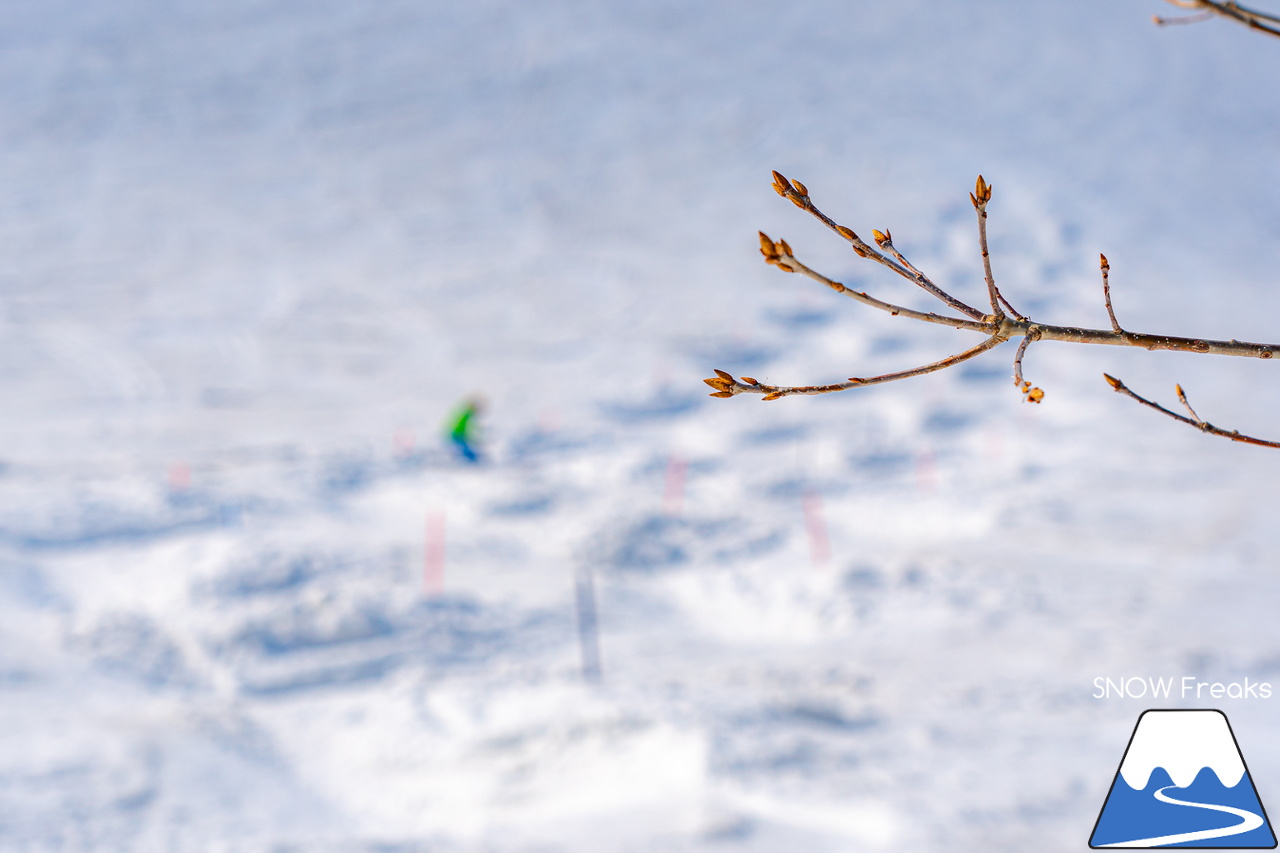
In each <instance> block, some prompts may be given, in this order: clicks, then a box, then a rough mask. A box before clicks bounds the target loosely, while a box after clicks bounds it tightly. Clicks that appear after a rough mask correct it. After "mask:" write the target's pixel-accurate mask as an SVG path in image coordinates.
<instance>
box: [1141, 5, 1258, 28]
mask: <svg viewBox="0 0 1280 853" xmlns="http://www.w3.org/2000/svg"><path fill="white" fill-rule="evenodd" d="M1165 2H1167V3H1169V4H1171V5H1173V6H1177V7H1178V8H1180V9H1196V10H1199V13H1198V14H1195V15H1184V16H1182V17H1180V18H1162V17H1160V16H1159V15H1156V16H1155V17H1154V18H1153V19H1152V20H1154V21H1155V22H1156V23H1157V24H1160V25H1161V26H1164V25H1166V24H1193V23H1198V22H1200V21H1207V20H1208V19H1209V18H1212V17H1222V18H1227V19H1229V20H1232V21H1236V22H1238V23H1241V24H1244V25H1245V26H1246V27H1249V28H1250V29H1254V30H1257V31H1258V32H1262V33H1266V34H1268V35H1273V36H1280V29H1277V28H1276V27H1274V26H1270V24H1280V16H1276V15H1268V14H1267V13H1265V12H1259V11H1258V10H1256V9H1248V8H1245V7H1244V6H1241V5H1240V4H1239V3H1236V2H1234V0H1225V2H1219V0H1165ZM1263 21H1266V22H1267V23H1265V24H1264V23H1263Z"/></svg>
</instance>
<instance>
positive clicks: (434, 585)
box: [422, 509, 445, 598]
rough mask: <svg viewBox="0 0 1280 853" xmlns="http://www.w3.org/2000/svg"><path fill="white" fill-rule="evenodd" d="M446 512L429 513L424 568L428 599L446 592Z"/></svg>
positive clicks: (423, 586) (424, 589)
mask: <svg viewBox="0 0 1280 853" xmlns="http://www.w3.org/2000/svg"><path fill="white" fill-rule="evenodd" d="M444 520H445V519H444V510H439V509H437V510H433V511H431V512H429V513H427V529H426V533H427V536H426V548H425V550H424V560H423V568H422V591H423V592H424V593H426V595H427V597H428V598H435V597H436V596H438V595H441V594H442V593H443V592H444V556H445V547H444V546H445V541H444V527H445V525H444Z"/></svg>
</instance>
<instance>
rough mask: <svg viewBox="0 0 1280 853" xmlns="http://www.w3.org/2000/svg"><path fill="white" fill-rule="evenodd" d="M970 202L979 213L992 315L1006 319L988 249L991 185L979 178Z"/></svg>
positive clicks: (979, 241)
mask: <svg viewBox="0 0 1280 853" xmlns="http://www.w3.org/2000/svg"><path fill="white" fill-rule="evenodd" d="M969 201H971V202H973V209H974V210H976V211H977V212H978V246H979V248H981V249H982V274H983V276H984V277H985V278H986V280H987V296H988V297H989V298H990V299H991V313H992V315H993V316H994V317H995V318H996V320H997V321H999V320H1000V319H1002V318H1003V317H1004V310H1003V309H1002V308H1001V307H1000V291H999V290H997V289H996V280H995V277H994V276H993V275H992V274H991V252H990V251H988V249H987V202H989V201H991V185H990V184H988V183H987V182H986V181H984V180H983V179H982V176H981V175H979V176H978V182H977V183H976V184H975V185H974V188H973V192H971V193H969Z"/></svg>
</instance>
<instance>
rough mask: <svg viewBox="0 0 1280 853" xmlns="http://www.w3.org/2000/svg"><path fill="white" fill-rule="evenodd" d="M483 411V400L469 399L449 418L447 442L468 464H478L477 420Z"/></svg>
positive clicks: (478, 398) (477, 398)
mask: <svg viewBox="0 0 1280 853" xmlns="http://www.w3.org/2000/svg"><path fill="white" fill-rule="evenodd" d="M483 411H484V400H483V399H481V398H480V397H471V398H470V399H468V400H465V401H464V402H463V404H462V406H461V407H460V408H459V409H458V410H457V411H456V412H454V413H453V414H452V415H450V416H449V421H448V424H447V426H448V430H449V441H451V442H452V443H453V446H454V448H455V449H456V450H457V451H458V453H459V454H460V455H461V456H462V458H463V459H465V460H467V461H468V462H475V463H478V462H479V461H480V453H479V450H478V449H477V445H478V444H479V429H480V428H479V419H480V413H481V412H483Z"/></svg>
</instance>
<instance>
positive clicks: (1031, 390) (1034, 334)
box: [1013, 326, 1044, 403]
mask: <svg viewBox="0 0 1280 853" xmlns="http://www.w3.org/2000/svg"><path fill="white" fill-rule="evenodd" d="M1038 340H1040V329H1039V327H1038V326H1032V327H1031V328H1029V329H1027V333H1026V335H1024V336H1023V338H1022V343H1020V344H1018V352H1017V353H1016V354H1015V355H1014V356H1013V384H1014V385H1015V386H1017V389H1018V390H1019V391H1021V392H1022V399H1023V400H1024V401H1026V402H1028V403H1039V402H1040V401H1041V400H1043V399H1044V391H1042V390H1041V389H1039V388H1035V387H1033V386H1032V385H1031V383H1030V382H1028V381H1027V380H1026V379H1023V378H1022V357H1023V356H1024V355H1026V354H1027V349H1028V348H1029V347H1030V346H1031V344H1032V342H1033V341H1038Z"/></svg>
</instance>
